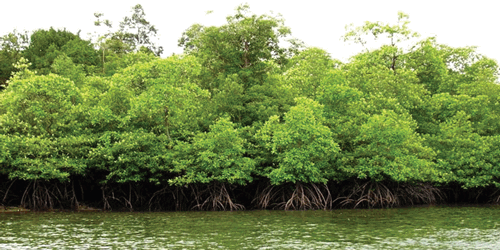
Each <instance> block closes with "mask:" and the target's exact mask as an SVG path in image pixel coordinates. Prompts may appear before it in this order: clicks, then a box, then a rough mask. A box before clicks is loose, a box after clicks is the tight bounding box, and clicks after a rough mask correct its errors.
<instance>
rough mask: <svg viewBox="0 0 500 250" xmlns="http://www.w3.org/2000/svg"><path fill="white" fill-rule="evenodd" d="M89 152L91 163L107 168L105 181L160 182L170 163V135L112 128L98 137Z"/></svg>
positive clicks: (93, 165)
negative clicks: (95, 144)
mask: <svg viewBox="0 0 500 250" xmlns="http://www.w3.org/2000/svg"><path fill="white" fill-rule="evenodd" d="M96 142H97V146H96V147H95V148H93V149H92V151H91V152H89V154H88V157H89V162H90V164H91V166H92V167H93V168H95V169H98V170H101V171H104V173H106V179H105V180H104V182H118V183H126V182H139V181H150V182H153V183H158V181H159V180H160V178H161V176H162V173H163V172H164V171H166V170H168V169H167V167H168V164H167V163H168V162H169V159H168V157H169V150H168V148H167V145H168V143H169V142H168V138H167V137H166V136H165V135H160V136H158V135H155V134H153V133H150V132H146V131H143V130H136V131H132V132H115V131H109V132H105V133H103V134H102V135H101V136H99V138H98V139H97V140H96Z"/></svg>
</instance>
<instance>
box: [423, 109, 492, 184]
mask: <svg viewBox="0 0 500 250" xmlns="http://www.w3.org/2000/svg"><path fill="white" fill-rule="evenodd" d="M469 119H470V116H468V115H467V114H466V113H465V112H464V111H458V112H457V113H456V115H455V116H453V117H452V118H450V119H448V120H447V121H446V122H443V123H440V126H439V133H437V134H436V135H432V136H430V137H429V144H430V145H432V146H433V147H434V148H435V149H436V151H437V152H438V155H437V159H438V166H439V169H440V171H441V172H442V173H443V176H445V177H446V178H445V181H446V182H458V183H460V184H461V185H463V187H464V188H473V187H485V186H488V185H491V184H496V185H498V184H499V182H498V181H499V177H500V165H499V161H498V158H497V157H498V141H497V139H498V136H495V137H483V136H480V135H479V134H477V133H475V132H474V129H473V127H472V123H471V122H470V121H469Z"/></svg>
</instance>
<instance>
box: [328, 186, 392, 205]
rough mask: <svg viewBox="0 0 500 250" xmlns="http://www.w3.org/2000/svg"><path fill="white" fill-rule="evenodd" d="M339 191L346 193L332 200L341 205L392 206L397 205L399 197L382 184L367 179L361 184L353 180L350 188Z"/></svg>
mask: <svg viewBox="0 0 500 250" xmlns="http://www.w3.org/2000/svg"><path fill="white" fill-rule="evenodd" d="M341 193H347V195H344V196H340V197H338V198H337V199H335V200H334V202H336V201H339V202H340V203H339V205H340V206H341V207H345V206H349V205H351V206H353V207H354V208H356V207H358V206H360V205H361V206H362V207H363V205H364V206H366V207H368V208H372V207H393V206H395V205H399V199H398V197H397V195H395V194H394V193H393V192H391V190H390V189H389V188H388V187H387V186H386V185H384V184H382V183H379V182H374V181H367V182H365V183H364V184H362V185H359V183H357V182H355V184H354V186H352V187H351V188H347V189H344V190H343V191H342V192H341Z"/></svg>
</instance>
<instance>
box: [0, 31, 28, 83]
mask: <svg viewBox="0 0 500 250" xmlns="http://www.w3.org/2000/svg"><path fill="white" fill-rule="evenodd" d="M28 44H29V36H28V32H26V31H25V32H23V33H20V32H18V31H16V30H14V31H12V32H10V33H9V34H7V35H4V36H2V37H0V90H2V89H3V88H5V85H6V82H7V80H8V79H9V78H10V76H11V75H12V73H14V72H15V70H16V69H15V67H14V64H15V63H17V62H18V61H19V60H20V59H21V57H22V52H23V50H25V49H26V47H28Z"/></svg>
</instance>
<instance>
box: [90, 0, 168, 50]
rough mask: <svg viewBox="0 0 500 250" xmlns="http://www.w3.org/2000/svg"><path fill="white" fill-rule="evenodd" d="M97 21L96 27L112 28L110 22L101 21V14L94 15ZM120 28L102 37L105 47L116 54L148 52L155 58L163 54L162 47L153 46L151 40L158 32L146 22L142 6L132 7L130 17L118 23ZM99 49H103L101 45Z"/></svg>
mask: <svg viewBox="0 0 500 250" xmlns="http://www.w3.org/2000/svg"><path fill="white" fill-rule="evenodd" d="M94 16H95V17H96V18H97V20H96V21H95V22H94V24H95V25H96V26H101V25H103V24H104V25H105V26H107V27H109V28H112V25H111V22H110V21H109V20H107V19H104V20H101V18H102V17H103V16H104V14H102V13H95V14H94ZM119 26H120V28H119V30H118V31H116V32H108V33H107V34H104V35H102V38H108V39H105V42H104V44H105V46H104V47H106V48H107V49H110V50H111V51H113V52H114V53H117V54H126V53H130V52H132V51H141V50H142V51H149V52H151V53H153V54H154V55H156V56H160V55H161V53H163V47H162V46H157V45H155V44H154V43H153V42H152V41H151V39H152V38H154V37H155V36H156V34H157V33H158V30H157V29H156V27H155V26H154V25H152V24H151V23H149V22H148V21H147V20H146V13H145V12H144V9H143V8H142V5H140V4H137V5H135V6H134V7H132V15H131V16H126V17H124V18H123V21H121V22H120V25H119ZM101 47H103V46H102V45H101Z"/></svg>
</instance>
